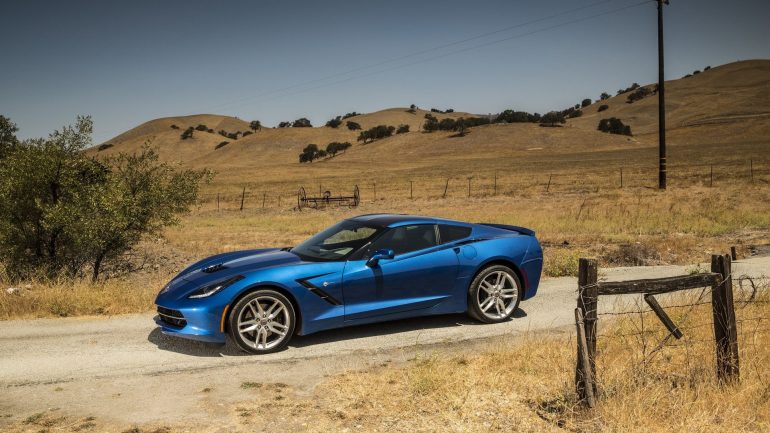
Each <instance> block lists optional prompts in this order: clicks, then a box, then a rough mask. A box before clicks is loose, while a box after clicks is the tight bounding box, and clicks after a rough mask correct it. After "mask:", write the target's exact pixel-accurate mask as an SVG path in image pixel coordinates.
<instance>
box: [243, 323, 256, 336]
mask: <svg viewBox="0 0 770 433" xmlns="http://www.w3.org/2000/svg"><path fill="white" fill-rule="evenodd" d="M242 325H243V323H241V325H239V326H242ZM255 329H257V325H256V324H254V325H247V326H246V327H245V328H240V329H239V332H240V333H241V334H246V333H249V332H253V331H254V330H255Z"/></svg>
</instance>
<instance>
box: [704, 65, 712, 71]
mask: <svg viewBox="0 0 770 433" xmlns="http://www.w3.org/2000/svg"><path fill="white" fill-rule="evenodd" d="M709 69H711V66H706V67H705V68H703V72H706V71H708V70H709Z"/></svg>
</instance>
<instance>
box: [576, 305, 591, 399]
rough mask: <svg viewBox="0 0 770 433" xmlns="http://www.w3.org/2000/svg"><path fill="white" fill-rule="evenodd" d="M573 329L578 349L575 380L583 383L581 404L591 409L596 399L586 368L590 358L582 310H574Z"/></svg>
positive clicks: (588, 370)
mask: <svg viewBox="0 0 770 433" xmlns="http://www.w3.org/2000/svg"><path fill="white" fill-rule="evenodd" d="M575 327H576V328H577V347H578V363H577V371H576V375H577V376H576V378H577V380H578V382H579V383H580V382H582V383H583V388H582V389H583V390H585V397H586V398H585V400H581V401H582V402H584V403H586V404H588V407H590V408H593V407H595V406H596V398H595V397H594V377H593V374H592V373H593V372H592V371H591V369H590V368H586V366H588V365H590V364H591V361H590V359H591V358H590V357H589V356H588V344H587V342H586V330H585V321H584V320H583V310H581V309H580V308H575ZM578 392H580V391H579V390H578Z"/></svg>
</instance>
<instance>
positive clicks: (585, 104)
mask: <svg viewBox="0 0 770 433" xmlns="http://www.w3.org/2000/svg"><path fill="white" fill-rule="evenodd" d="M589 105H591V98H586V99H583V100H582V101H581V102H580V108H586V107H588V106H589Z"/></svg>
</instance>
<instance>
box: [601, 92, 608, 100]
mask: <svg viewBox="0 0 770 433" xmlns="http://www.w3.org/2000/svg"><path fill="white" fill-rule="evenodd" d="M606 99H610V94H609V93H607V92H602V94H601V95H600V96H599V100H600V101H604V100H606Z"/></svg>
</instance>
